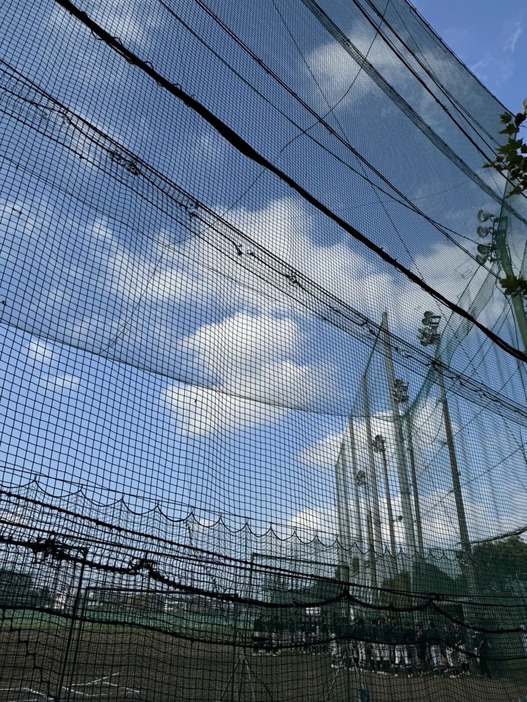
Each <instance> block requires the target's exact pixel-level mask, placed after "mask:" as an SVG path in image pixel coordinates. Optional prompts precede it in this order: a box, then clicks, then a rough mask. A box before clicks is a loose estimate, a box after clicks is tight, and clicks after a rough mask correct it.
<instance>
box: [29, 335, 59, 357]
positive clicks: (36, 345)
mask: <svg viewBox="0 0 527 702" xmlns="http://www.w3.org/2000/svg"><path fill="white" fill-rule="evenodd" d="M28 356H29V358H31V359H32V360H34V361H38V362H39V363H50V362H51V361H52V360H53V351H52V350H51V348H50V347H49V346H48V345H47V344H46V343H45V342H44V341H39V340H37V339H34V340H33V341H30V343H29V347H28Z"/></svg>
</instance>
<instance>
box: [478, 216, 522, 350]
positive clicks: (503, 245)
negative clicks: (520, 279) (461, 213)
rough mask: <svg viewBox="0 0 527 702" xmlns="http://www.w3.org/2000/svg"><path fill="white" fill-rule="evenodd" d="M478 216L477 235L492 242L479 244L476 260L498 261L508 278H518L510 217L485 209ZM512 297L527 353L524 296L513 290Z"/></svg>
mask: <svg viewBox="0 0 527 702" xmlns="http://www.w3.org/2000/svg"><path fill="white" fill-rule="evenodd" d="M477 217H478V222H479V224H480V226H478V228H477V229H476V232H477V235H478V236H479V237H481V238H482V239H485V238H486V237H490V244H478V246H477V250H478V253H477V255H476V261H477V262H478V263H479V264H481V265H484V264H485V263H487V262H490V263H493V262H496V263H497V264H498V265H499V266H500V267H501V269H502V270H503V272H504V273H505V277H506V278H507V279H509V280H511V281H514V280H517V276H516V274H515V272H514V268H513V267H512V260H511V255H510V252H509V247H508V246H507V224H508V220H509V218H508V217H505V216H498V215H493V214H491V213H490V212H486V211H485V210H480V211H479V212H478V215H477ZM484 225H486V226H484ZM510 298H511V306H512V309H513V311H514V316H515V318H516V324H517V326H518V331H519V333H520V336H521V340H522V344H523V347H524V350H525V352H526V353H527V315H526V314H525V307H524V304H523V298H522V296H521V295H520V294H519V293H517V292H513V293H512V294H511V296H510Z"/></svg>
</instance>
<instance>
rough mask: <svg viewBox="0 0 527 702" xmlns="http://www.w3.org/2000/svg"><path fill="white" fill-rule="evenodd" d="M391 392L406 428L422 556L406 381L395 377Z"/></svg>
mask: <svg viewBox="0 0 527 702" xmlns="http://www.w3.org/2000/svg"><path fill="white" fill-rule="evenodd" d="M393 394H394V398H395V401H396V402H397V404H399V405H401V406H402V411H403V412H402V417H403V420H404V425H405V430H406V442H407V446H408V458H409V459H410V477H411V483H412V492H413V498H414V499H413V505H414V510H415V531H416V536H417V550H418V551H419V555H421V556H424V553H425V549H424V542H423V523H422V520H421V505H420V503H419V488H418V486H417V467H416V463H415V451H414V440H413V436H412V424H411V419H410V410H409V400H410V398H409V395H408V383H407V382H405V381H404V380H402V379H401V378H396V379H395V383H394V388H393Z"/></svg>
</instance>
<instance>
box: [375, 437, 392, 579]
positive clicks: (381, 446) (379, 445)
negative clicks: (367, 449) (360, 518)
mask: <svg viewBox="0 0 527 702" xmlns="http://www.w3.org/2000/svg"><path fill="white" fill-rule="evenodd" d="M372 446H373V450H374V451H375V453H380V454H381V459H382V467H383V472H384V491H385V493H386V504H387V507H388V523H389V527H390V545H391V547H392V562H393V573H394V575H397V573H398V568H397V544H396V543H395V527H394V518H393V508H392V496H391V491H390V478H389V475H388V461H387V459H386V439H385V438H384V436H383V435H382V434H377V436H376V437H375V438H374V439H373V444H372Z"/></svg>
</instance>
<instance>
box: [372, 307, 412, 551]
mask: <svg viewBox="0 0 527 702" xmlns="http://www.w3.org/2000/svg"><path fill="white" fill-rule="evenodd" d="M381 329H382V330H383V332H384V333H383V334H382V337H383V341H384V347H385V350H386V355H385V358H386V364H385V365H386V377H387V381H388V392H389V395H390V402H391V406H392V416H393V421H394V430H395V448H396V456H397V468H398V476H399V488H400V491H401V511H402V517H403V519H402V522H403V527H404V534H405V538H406V545H407V548H408V549H409V551H410V555H412V554H414V553H415V551H416V543H415V532H414V524H413V513H412V498H411V495H410V486H409V484H408V471H407V466H406V457H405V454H404V437H403V432H402V426H401V416H400V414H399V405H398V404H397V401H396V399H395V394H394V393H395V369H394V364H393V355H392V344H391V337H390V330H389V327H388V313H387V312H383V313H382V323H381Z"/></svg>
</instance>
